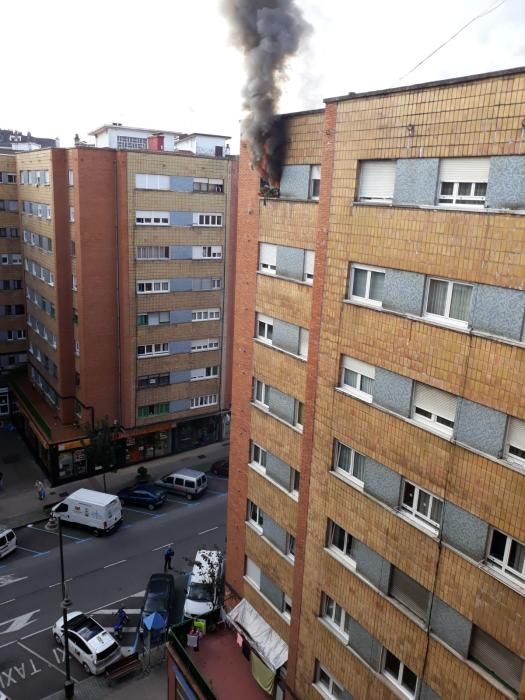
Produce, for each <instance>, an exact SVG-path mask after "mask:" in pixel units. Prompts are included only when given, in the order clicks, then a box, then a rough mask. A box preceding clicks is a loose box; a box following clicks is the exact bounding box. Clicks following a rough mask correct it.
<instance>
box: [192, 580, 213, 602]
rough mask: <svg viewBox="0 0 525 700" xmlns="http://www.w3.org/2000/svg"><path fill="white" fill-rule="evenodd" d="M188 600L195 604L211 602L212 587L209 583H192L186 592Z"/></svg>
mask: <svg viewBox="0 0 525 700" xmlns="http://www.w3.org/2000/svg"><path fill="white" fill-rule="evenodd" d="M188 598H189V599H190V600H194V601H195V602H196V603H211V602H213V586H212V585H211V584H210V583H192V584H191V585H190V589H189V591H188Z"/></svg>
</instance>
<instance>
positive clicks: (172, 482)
mask: <svg viewBox="0 0 525 700" xmlns="http://www.w3.org/2000/svg"><path fill="white" fill-rule="evenodd" d="M155 484H156V485H157V486H162V488H164V489H167V490H168V491H172V492H173V493H178V494H180V495H181V496H186V498H187V499H188V500H189V501H191V499H192V498H195V496H200V494H201V493H202V492H203V491H205V490H206V489H207V488H208V480H207V478H206V474H204V472H198V471H196V470H195V469H179V471H178V472H173V473H172V474H167V475H166V476H163V477H162V478H161V479H158V480H157V481H156V482H155Z"/></svg>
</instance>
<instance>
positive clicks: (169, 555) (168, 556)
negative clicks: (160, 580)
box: [164, 544, 175, 571]
mask: <svg viewBox="0 0 525 700" xmlns="http://www.w3.org/2000/svg"><path fill="white" fill-rule="evenodd" d="M174 554H175V552H174V551H173V549H172V548H171V544H170V546H169V547H168V549H167V550H166V551H165V552H164V571H167V570H168V569H172V568H173V567H172V566H171V560H172V559H173V555H174Z"/></svg>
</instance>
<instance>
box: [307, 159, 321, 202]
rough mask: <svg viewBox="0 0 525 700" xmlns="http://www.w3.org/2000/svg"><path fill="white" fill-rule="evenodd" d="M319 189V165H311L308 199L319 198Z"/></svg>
mask: <svg viewBox="0 0 525 700" xmlns="http://www.w3.org/2000/svg"><path fill="white" fill-rule="evenodd" d="M320 190H321V166H320V165H312V166H311V167H310V185H309V191H308V196H309V197H310V199H319V192H320Z"/></svg>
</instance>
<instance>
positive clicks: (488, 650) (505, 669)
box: [469, 626, 523, 693]
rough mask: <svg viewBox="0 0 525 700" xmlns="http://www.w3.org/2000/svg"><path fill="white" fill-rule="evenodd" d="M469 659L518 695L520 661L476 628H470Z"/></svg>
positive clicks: (521, 669) (521, 666) (520, 671)
mask: <svg viewBox="0 0 525 700" xmlns="http://www.w3.org/2000/svg"><path fill="white" fill-rule="evenodd" d="M469 659H472V661H474V662H475V663H477V664H479V665H480V666H481V667H482V668H484V669H485V670H486V671H488V672H489V673H490V674H491V675H492V676H495V677H496V678H497V679H498V680H500V681H501V682H502V683H503V684H504V685H506V686H507V687H508V688H511V689H512V690H513V691H514V692H515V693H519V691H520V682H521V675H522V672H523V661H522V659H520V657H519V656H517V655H516V654H514V653H513V652H512V651H510V650H509V649H507V648H506V647H504V646H503V644H500V643H499V642H498V641H496V640H495V639H494V638H493V637H491V636H490V635H488V634H487V633H486V632H484V631H483V630H482V629H480V628H479V627H476V626H473V628H472V636H471V638H470V650H469Z"/></svg>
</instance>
